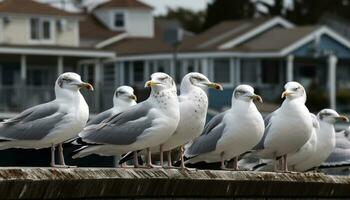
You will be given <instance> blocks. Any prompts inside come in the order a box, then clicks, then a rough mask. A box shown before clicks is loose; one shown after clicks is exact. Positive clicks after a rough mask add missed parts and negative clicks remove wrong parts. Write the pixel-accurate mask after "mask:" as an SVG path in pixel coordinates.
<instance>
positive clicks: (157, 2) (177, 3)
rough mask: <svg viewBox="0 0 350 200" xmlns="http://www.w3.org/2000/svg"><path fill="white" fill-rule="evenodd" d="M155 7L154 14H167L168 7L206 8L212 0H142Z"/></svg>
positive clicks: (195, 9)
mask: <svg viewBox="0 0 350 200" xmlns="http://www.w3.org/2000/svg"><path fill="white" fill-rule="evenodd" d="M141 1H142V2H144V3H147V4H149V5H151V6H153V7H154V11H153V12H154V14H155V15H160V14H166V11H167V8H168V7H170V8H179V7H182V8H188V9H191V10H193V11H200V10H205V9H206V7H207V4H208V3H209V2H211V1H212V0H141Z"/></svg>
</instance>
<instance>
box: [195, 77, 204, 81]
mask: <svg viewBox="0 0 350 200" xmlns="http://www.w3.org/2000/svg"><path fill="white" fill-rule="evenodd" d="M193 78H194V79H196V80H197V81H204V78H201V77H198V76H194V77H193Z"/></svg>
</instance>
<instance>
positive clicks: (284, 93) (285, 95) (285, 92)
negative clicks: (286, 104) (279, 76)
mask: <svg viewBox="0 0 350 200" xmlns="http://www.w3.org/2000/svg"><path fill="white" fill-rule="evenodd" d="M290 94H291V93H290V92H288V91H284V92H283V93H282V95H281V98H282V99H283V98H284V97H287V96H288V95H290Z"/></svg>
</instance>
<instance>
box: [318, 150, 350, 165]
mask: <svg viewBox="0 0 350 200" xmlns="http://www.w3.org/2000/svg"><path fill="white" fill-rule="evenodd" d="M344 164H350V149H340V148H335V149H334V151H333V152H332V154H331V155H330V156H329V157H328V158H327V160H326V161H325V162H324V164H322V166H325V165H327V166H332V165H333V166H334V165H344Z"/></svg>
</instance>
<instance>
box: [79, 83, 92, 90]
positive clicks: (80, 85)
mask: <svg viewBox="0 0 350 200" xmlns="http://www.w3.org/2000/svg"><path fill="white" fill-rule="evenodd" d="M78 86H79V87H80V88H82V87H84V88H86V89H88V90H91V91H94V87H93V86H92V85H91V84H90V83H85V82H82V83H80V84H79V85H78Z"/></svg>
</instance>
